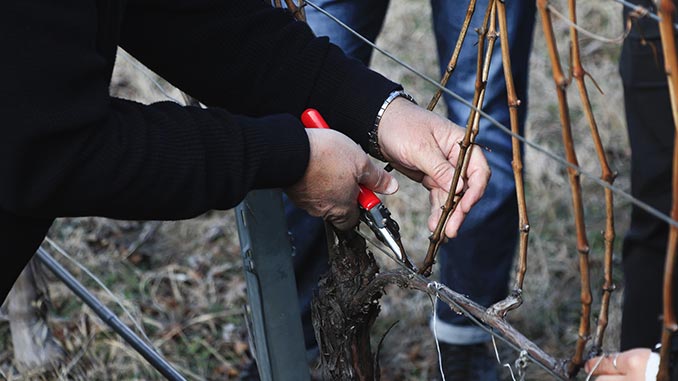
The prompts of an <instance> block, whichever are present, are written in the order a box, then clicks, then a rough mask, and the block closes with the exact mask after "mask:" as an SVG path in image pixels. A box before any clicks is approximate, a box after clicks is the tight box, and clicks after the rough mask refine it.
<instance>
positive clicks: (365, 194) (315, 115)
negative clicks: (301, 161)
mask: <svg viewBox="0 0 678 381" xmlns="http://www.w3.org/2000/svg"><path fill="white" fill-rule="evenodd" d="M301 123H303V124H304V127H306V128H330V126H329V125H328V124H327V122H326V121H325V119H324V118H323V116H322V115H320V112H319V111H318V110H316V109H314V108H309V109H306V111H304V112H303V113H302V114H301ZM380 203H381V200H379V197H377V195H376V194H374V192H372V191H371V190H369V189H367V188H365V187H364V186H362V185H361V186H360V193H359V194H358V204H360V206H361V207H362V208H363V209H365V210H371V209H372V208H374V207H375V206H377V205H379V204H380Z"/></svg>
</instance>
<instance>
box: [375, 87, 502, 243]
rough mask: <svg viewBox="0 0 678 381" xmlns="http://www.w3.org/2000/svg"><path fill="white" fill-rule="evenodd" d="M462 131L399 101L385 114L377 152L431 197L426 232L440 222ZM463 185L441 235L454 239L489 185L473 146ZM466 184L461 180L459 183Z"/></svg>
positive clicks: (484, 164) (485, 169)
mask: <svg viewBox="0 0 678 381" xmlns="http://www.w3.org/2000/svg"><path fill="white" fill-rule="evenodd" d="M464 131H465V130H464V129H463V128H461V127H459V126H457V125H456V124H454V123H452V122H450V121H449V120H447V119H445V118H443V117H441V116H438V115H437V114H434V113H432V112H429V111H427V110H425V109H423V108H421V107H419V106H416V105H415V104H413V103H412V102H409V101H408V100H406V99H403V98H396V99H395V100H394V101H393V102H392V103H391V104H390V105H389V106H388V108H387V109H386V111H385V112H384V115H383V117H382V119H381V122H380V124H379V129H378V133H379V136H378V140H379V147H380V149H381V152H382V154H383V155H384V157H385V158H386V159H387V160H388V161H389V162H391V163H392V164H393V166H394V167H395V168H396V169H398V170H399V171H400V172H403V173H404V174H405V175H407V176H408V177H410V178H411V179H413V180H415V181H420V182H421V183H422V184H423V185H424V186H425V187H426V188H428V189H429V190H430V191H431V194H430V197H429V198H430V200H431V215H430V217H429V219H428V227H429V229H430V230H431V231H433V230H434V229H435V227H436V225H437V223H438V220H439V219H440V216H441V213H442V211H441V209H440V207H441V206H442V205H444V204H445V201H446V199H447V195H448V190H449V189H450V186H451V185H452V178H453V176H454V168H455V164H456V162H457V157H458V155H459V149H460V147H459V142H460V141H462V139H463V137H464ZM471 150H473V151H474V152H473V154H472V155H471V161H470V162H469V166H468V170H467V176H468V178H467V179H465V180H466V183H465V184H463V181H460V182H459V184H458V186H457V189H456V190H455V192H460V191H461V190H462V189H465V190H466V191H465V193H464V196H463V197H462V198H461V200H460V202H459V205H458V206H457V208H456V209H455V211H454V213H453V214H452V215H451V216H450V219H449V221H448V223H447V226H446V227H445V235H446V236H448V237H450V238H453V237H455V236H456V235H457V231H458V230H459V226H460V225H461V223H462V222H463V220H464V218H465V217H466V214H467V213H468V212H469V210H470V209H471V207H472V206H473V205H475V203H476V202H478V200H479V199H480V197H481V196H482V194H483V192H484V191H485V187H486V186H487V182H488V181H489V179H490V167H489V166H488V165H487V161H485V156H484V155H483V153H482V151H481V150H480V149H478V148H477V147H476V146H472V147H471ZM460 180H464V179H460Z"/></svg>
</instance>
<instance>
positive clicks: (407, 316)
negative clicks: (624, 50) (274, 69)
mask: <svg viewBox="0 0 678 381" xmlns="http://www.w3.org/2000/svg"><path fill="white" fill-rule="evenodd" d="M552 3H553V4H555V5H556V6H557V7H558V8H559V9H561V10H565V9H566V8H565V5H564V1H563V0H558V1H553V2H552ZM429 13H430V9H429V6H428V2H427V1H424V0H410V1H394V2H392V5H391V9H390V11H389V14H388V18H387V22H386V25H385V30H384V32H383V33H382V37H381V38H380V39H379V41H378V43H379V44H380V45H382V46H384V47H385V48H386V49H387V50H389V51H391V52H393V53H395V54H396V55H398V56H399V57H403V58H404V59H405V60H406V61H407V62H409V63H411V64H412V65H413V66H415V67H416V68H418V69H419V70H422V71H423V72H425V73H426V74H428V75H430V76H433V77H436V76H437V63H436V57H435V45H434V42H433V34H432V31H431V29H430V22H429V17H430V14H429ZM579 14H580V17H581V19H582V24H583V25H584V27H586V28H588V29H591V30H595V31H596V32H599V33H601V34H604V35H607V36H616V35H618V34H619V33H620V31H621V28H622V27H621V22H620V20H619V18H620V17H619V15H620V9H619V7H618V6H617V5H615V4H614V3H613V2H611V1H586V2H582V4H580V10H579ZM556 27H557V29H558V32H557V35H559V36H561V38H566V26H565V25H563V24H562V23H561V22H556ZM540 28H541V25H540V23H539V22H537V26H536V28H535V30H536V34H535V48H534V53H533V54H532V58H531V79H530V81H531V86H530V94H529V96H530V107H529V118H528V124H527V132H526V135H527V138H528V139H530V140H532V141H534V142H536V143H538V144H540V145H542V146H545V147H548V148H549V149H550V150H551V151H553V152H556V153H558V154H560V155H562V146H561V144H560V143H559V141H560V130H559V124H558V114H557V103H556V101H555V93H554V91H553V83H552V80H551V78H550V65H549V61H548V57H547V56H546V50H545V46H544V41H543V39H542V37H541V36H542V33H541V29H540ZM582 47H583V50H584V51H585V54H584V59H585V62H584V65H585V67H586V68H587V70H588V71H589V72H590V73H591V75H592V76H593V77H594V78H595V79H596V80H597V81H598V83H600V84H601V85H602V87H603V89H604V91H605V95H604V96H602V95H600V94H598V93H596V92H595V91H593V90H592V92H591V93H592V99H593V102H594V112H596V114H597V116H598V122H599V125H600V129H601V133H602V135H603V142H604V143H605V145H606V147H607V152H608V155H609V159H610V162H611V165H612V166H613V168H614V169H616V170H617V171H619V178H618V179H617V185H619V186H620V187H622V188H623V189H629V178H628V176H629V165H628V156H629V148H628V144H627V141H626V132H625V124H624V118H623V103H622V94H621V85H620V81H619V78H618V75H617V57H618V54H619V46H616V45H609V44H602V43H599V42H597V41H593V40H585V41H584V42H583V46H582ZM560 50H561V53H562V54H563V57H565V58H566V57H568V54H567V42H566V41H565V40H563V41H561V43H560ZM120 63H121V65H120V66H119V69H120V71H118V72H117V73H118V75H117V76H116V81H117V84H118V86H117V91H118V94H120V95H121V96H126V97H131V98H135V99H142V100H144V101H147V102H148V101H154V100H161V99H164V97H165V96H164V95H163V94H161V93H160V92H158V91H157V89H156V88H155V87H154V86H153V85H151V84H149V82H148V80H147V78H145V77H143V76H141V75H140V74H139V72H138V71H136V70H132V69H130V67H129V64H128V63H127V62H126V61H125V60H122V61H121V62H120ZM373 66H374V68H375V69H376V70H378V71H381V72H383V73H385V74H387V75H388V76H389V77H392V78H396V79H398V80H399V81H401V82H402V83H404V84H405V85H406V86H407V87H408V88H409V89H410V90H411V91H412V92H413V93H414V94H415V96H416V98H417V99H420V100H426V99H429V98H430V96H431V94H432V92H433V88H432V86H430V85H426V84H424V82H423V81H421V80H420V79H418V78H417V77H416V76H414V75H413V74H411V73H409V72H407V71H405V70H403V69H402V68H400V67H398V66H397V65H395V64H393V63H392V62H390V61H388V60H387V59H386V58H384V57H382V56H380V55H378V54H377V55H376V56H375V60H374V63H373ZM565 66H567V65H566V63H565ZM163 86H166V84H163ZM166 89H167V91H169V92H171V95H172V96H173V97H175V98H180V95H179V94H178V93H177V92H174V90H172V89H171V87H169V86H166ZM570 104H571V105H572V115H573V118H572V119H573V123H574V129H575V139H576V144H577V152H578V154H579V158H580V164H581V165H582V166H583V167H584V168H585V169H586V170H587V171H588V172H591V173H596V174H597V173H599V171H600V169H599V167H598V164H597V161H596V157H595V153H594V150H593V146H592V143H591V141H590V138H589V133H588V127H587V125H586V122H585V120H584V117H583V113H582V110H581V107H579V101H578V99H577V98H576V91H573V90H571V91H570ZM438 112H444V111H442V108H441V107H439V109H438ZM481 133H482V132H481ZM526 163H527V164H526V176H527V180H526V182H527V187H528V188H527V194H528V200H529V214H530V221H531V225H532V231H531V234H530V261H529V269H528V276H527V281H526V285H525V304H524V305H523V306H522V307H521V308H520V309H519V310H518V311H516V312H514V313H512V314H511V315H510V317H509V319H510V321H511V322H512V323H514V324H515V326H516V327H518V328H519V329H520V330H521V331H522V332H523V333H525V334H526V335H527V336H528V337H530V338H532V339H533V340H535V342H537V343H538V344H539V345H540V346H542V347H544V348H545V349H546V350H547V351H548V352H550V353H553V354H554V355H556V356H560V357H564V356H568V355H569V354H571V352H572V350H573V347H574V341H575V340H576V332H577V324H578V317H579V301H578V298H579V290H578V288H579V281H578V268H577V257H576V250H575V247H574V234H573V225H572V218H571V201H570V196H569V194H568V193H567V189H568V187H567V179H566V175H565V172H564V169H563V168H561V167H559V166H558V165H557V164H556V163H554V162H553V161H550V160H549V159H547V158H545V157H544V156H543V155H541V154H540V153H538V152H536V151H534V150H532V149H529V148H528V149H526ZM401 184H403V185H404V186H403V189H402V190H401V191H400V192H399V194H398V195H397V196H393V197H389V198H388V200H387V203H388V205H389V207H390V208H391V209H392V210H393V211H394V213H395V215H396V217H397V218H398V220H399V221H400V223H401V226H402V227H403V229H404V237H405V242H406V245H407V246H408V248H409V250H410V251H411V252H413V253H424V252H425V246H426V243H427V239H426V238H427V236H428V231H427V229H426V227H425V226H426V224H425V218H426V214H427V206H426V204H427V197H426V195H425V193H424V191H423V188H421V187H420V186H418V185H412V184H409V185H408V184H407V181H406V180H402V181H401ZM583 186H584V192H585V195H586V196H585V201H586V215H587V223H588V228H589V229H588V230H589V240H590V242H591V247H592V250H591V259H592V268H593V270H592V274H593V279H594V282H593V287H594V295H595V299H594V308H593V310H594V313H597V309H598V301H599V299H600V297H599V294H600V287H601V284H602V278H601V273H602V247H603V246H602V245H603V242H602V238H601V236H600V234H599V232H600V231H602V229H603V227H604V218H605V216H604V201H603V192H602V189H600V188H599V187H598V186H597V185H595V184H593V183H591V182H590V181H588V180H586V179H584V180H583ZM628 216H629V207H628V204H626V203H625V202H622V201H620V200H618V201H617V207H616V225H617V232H618V237H621V236H622V235H623V232H624V231H625V229H626V227H627V225H628ZM156 227H157V230H153V229H155V228H156ZM149 231H152V232H153V233H152V234H151V235H150V237H148V238H146V239H143V237H144V236H145V235H146V233H147V232H149ZM51 237H53V238H54V239H55V240H56V241H57V242H59V243H61V244H62V245H63V246H64V247H65V248H66V249H67V250H68V251H69V252H70V253H72V254H73V255H74V256H75V257H76V258H77V259H78V261H80V262H82V263H83V264H84V265H86V266H87V267H88V268H90V269H91V270H92V271H93V272H94V273H95V274H97V276H99V277H100V278H101V279H102V280H103V282H104V283H105V284H106V285H108V287H110V288H111V290H112V291H113V292H114V293H115V295H116V296H117V297H118V298H119V299H120V300H122V301H123V304H124V305H125V307H126V308H127V309H128V310H129V311H130V312H131V314H132V315H133V317H134V319H135V320H137V322H138V323H139V324H141V325H142V326H143V327H144V330H145V332H146V334H147V335H148V337H150V338H151V340H152V341H153V342H154V343H155V344H156V345H157V347H158V348H159V349H160V350H161V351H162V352H163V353H164V354H165V355H166V356H167V357H168V358H169V359H170V360H171V361H172V362H173V363H175V364H176V365H177V366H178V367H179V368H180V369H181V370H182V371H183V372H184V373H185V374H186V375H187V377H188V378H189V379H210V380H212V379H233V378H234V377H235V376H236V375H237V373H238V367H239V366H240V365H241V364H242V363H243V362H244V361H245V360H246V351H247V339H246V334H245V332H244V330H243V328H242V306H243V304H244V303H245V293H244V283H243V279H242V268H241V263H240V258H239V252H238V241H237V234H236V231H235V228H234V219H233V216H232V213H230V212H211V213H207V214H205V215H204V216H201V217H199V218H196V219H193V220H190V221H184V222H174V223H162V224H160V225H159V226H156V225H155V223H144V222H124V221H123V222H121V221H111V220H106V219H98V218H81V219H64V220H60V221H59V222H58V223H57V224H56V225H55V226H54V227H53V229H52V231H51ZM620 242H621V239H620V238H618V239H617V244H616V247H617V248H619V247H620ZM139 244H140V246H139V247H138V248H137V249H136V250H134V252H130V250H131V248H134V247H135V246H137V245H139ZM619 254H620V251H619V250H616V259H617V262H616V263H615V271H616V275H615V279H616V283H617V284H618V285H619V284H620V281H621V275H620V268H619V263H618V259H619V256H620V255H619ZM417 259H418V261H420V260H421V258H420V257H417ZM62 262H63V263H65V262H64V261H62ZM382 262H383V265H384V266H389V267H390V266H392V264H390V263H388V262H387V261H386V260H382ZM69 268H71V269H72V271H73V272H74V273H75V274H76V275H77V277H78V278H79V279H81V280H82V281H83V283H85V284H86V285H88V286H90V287H92V289H94V290H97V291H96V294H97V295H98V296H99V297H100V298H101V299H102V300H103V301H105V302H106V303H107V305H109V306H110V307H111V308H113V309H114V310H115V311H116V312H117V313H118V314H119V315H120V316H123V314H122V312H121V310H120V308H118V307H117V306H116V305H115V303H114V302H113V300H111V298H110V297H109V296H108V295H107V294H105V293H104V292H102V291H99V289H98V287H96V286H95V285H94V283H93V282H91V281H90V280H89V279H87V278H86V277H85V275H84V274H82V273H81V272H79V271H78V270H77V269H75V268H74V267H73V266H69ZM434 276H435V274H434ZM50 290H51V294H52V302H53V310H52V320H51V323H52V326H53V328H54V330H55V334H56V335H57V337H58V338H59V339H60V341H61V342H62V343H63V344H64V346H65V347H66V349H67V350H68V352H69V355H70V358H69V360H70V361H71V362H70V363H69V366H68V367H67V368H65V369H60V370H59V371H58V372H67V373H68V375H67V376H66V378H68V379H78V380H93V379H96V380H128V379H138V380H151V379H161V377H160V376H159V375H158V374H157V373H156V372H155V371H154V370H153V369H151V368H150V367H149V366H148V365H146V363H145V362H144V361H143V360H142V359H141V358H140V357H139V356H138V355H137V354H135V353H133V352H132V351H131V350H130V349H129V348H128V347H127V346H125V345H124V343H123V342H122V341H121V340H120V339H118V338H117V337H116V336H115V335H114V334H113V333H112V332H111V331H110V329H108V328H107V327H106V326H105V325H103V324H102V323H101V321H99V319H98V318H96V317H95V316H94V315H93V314H92V313H91V312H90V311H89V310H88V309H87V308H86V307H83V306H82V305H81V303H80V302H79V301H78V300H76V299H75V298H74V297H73V295H72V294H71V293H70V292H69V291H68V290H66V289H65V288H64V286H62V285H60V284H59V283H58V282H55V281H53V282H51V283H50ZM621 295H622V293H621V291H620V292H616V293H615V294H614V296H613V303H612V309H611V315H612V318H611V323H610V327H609V329H608V339H607V341H606V342H607V344H606V348H607V349H609V350H612V349H614V348H615V347H616V346H617V337H618V330H619V320H620V319H619V303H620V300H621ZM382 306H383V310H382V313H381V317H380V320H379V321H378V322H377V326H376V328H375V339H378V338H379V337H380V336H381V334H382V333H383V332H384V331H385V330H386V329H387V327H388V326H389V325H390V324H391V323H392V322H393V321H395V320H400V323H399V324H398V325H397V326H396V328H395V329H394V330H393V331H392V332H391V333H390V334H389V336H388V337H387V338H386V339H385V342H384V347H383V349H382V359H381V361H382V370H383V371H384V373H385V374H384V376H383V379H387V380H430V379H434V378H435V375H436V373H435V372H436V369H437V365H436V355H435V346H434V342H433V337H432V336H431V334H430V331H429V330H428V319H429V318H430V313H431V304H430V301H429V299H428V297H426V296H425V295H422V294H417V293H413V292H412V291H408V290H399V289H395V288H394V289H391V290H389V292H388V295H386V296H385V297H384V298H383V299H382ZM124 319H125V320H126V321H128V320H129V319H128V318H126V317H125V318H124ZM128 323H129V321H128ZM0 337H1V339H0V343H2V344H0V371H2V374H4V375H5V377H7V378H10V379H21V377H20V376H19V375H18V373H17V371H16V368H15V367H14V365H13V363H12V354H11V349H12V348H11V340H9V328H8V326H7V325H6V324H4V325H2V326H0ZM501 352H502V354H503V357H504V360H505V361H511V362H512V361H513V360H514V359H515V357H516V354H515V353H512V352H511V351H509V350H507V349H506V348H501ZM535 368H536V367H535V366H532V367H530V371H529V372H528V377H527V379H532V380H541V379H546V377H545V376H543V375H541V374H540V373H539V372H538V371H536V369H535ZM54 377H55V375H54V374H47V375H44V376H41V377H38V378H43V379H52V378H54ZM505 379H510V378H509V376H508V372H506V374H505Z"/></svg>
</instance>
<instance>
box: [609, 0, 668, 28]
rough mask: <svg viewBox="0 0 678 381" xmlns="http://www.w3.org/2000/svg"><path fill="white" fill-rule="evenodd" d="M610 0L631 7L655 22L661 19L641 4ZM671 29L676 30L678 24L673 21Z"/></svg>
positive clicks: (624, 0)
mask: <svg viewBox="0 0 678 381" xmlns="http://www.w3.org/2000/svg"><path fill="white" fill-rule="evenodd" d="M612 1H614V2H615V3H619V4H621V5H623V6H624V7H626V8H629V9H633V10H634V11H636V12H639V13H640V14H641V15H643V16H647V17H649V18H651V19H653V20H654V21H656V22H660V21H661V18H660V17H659V16H657V14H655V13H652V12H650V10H649V9H647V8H645V7H643V6H641V5H637V4H633V3H630V2H628V1H626V0H612ZM673 29H675V30H677V31H678V24H675V23H674V24H673Z"/></svg>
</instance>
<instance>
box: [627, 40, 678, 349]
mask: <svg viewBox="0 0 678 381" xmlns="http://www.w3.org/2000/svg"><path fill="white" fill-rule="evenodd" d="M652 45H654V47H655V48H656V49H657V51H658V52H661V43H660V41H659V40H658V39H653V40H649V41H648V43H647V44H642V43H641V41H640V40H639V39H638V38H632V37H629V38H627V40H626V41H625V43H624V47H623V50H622V58H621V61H620V70H621V73H622V77H623V79H624V104H625V107H626V120H627V127H628V134H629V141H630V144H631V193H632V194H633V196H634V197H637V198H639V199H640V200H642V201H644V202H646V203H648V204H650V205H652V206H653V207H655V208H658V209H659V210H661V211H662V212H664V213H668V212H669V209H670V207H671V163H672V156H673V136H674V125H673V119H672V117H671V105H670V101H669V92H668V87H667V84H666V78H665V74H664V71H663V62H662V60H661V54H659V56H656V55H655V54H654V52H653V49H652ZM656 58H658V59H659V62H657V60H656ZM667 237H668V227H667V225H666V223H664V222H661V221H659V220H658V219H656V218H654V217H652V216H650V215H649V214H647V213H646V212H644V211H642V210H640V209H639V208H637V207H635V206H634V207H633V210H632V213H631V226H630V228H629V231H628V232H627V233H626V236H625V239H624V249H623V269H624V278H625V279H624V305H623V313H622V334H621V349H622V350H624V349H629V348H634V347H648V348H649V347H653V346H654V345H655V344H656V343H658V342H659V338H660V335H661V324H662V323H661V313H662V296H661V295H662V284H663V273H664V260H665V256H666V243H667V239H668V238H667Z"/></svg>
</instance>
